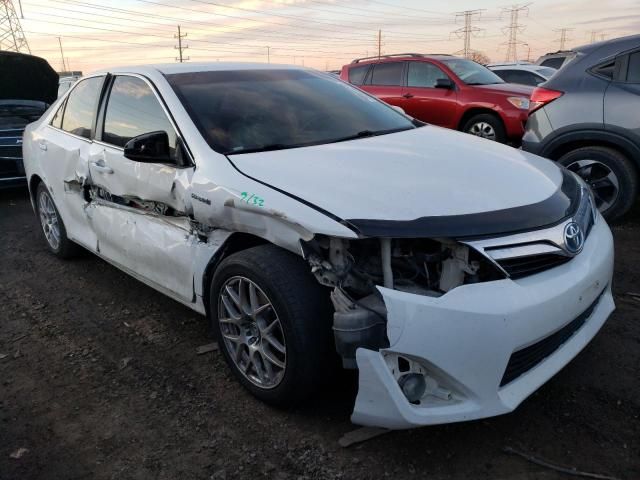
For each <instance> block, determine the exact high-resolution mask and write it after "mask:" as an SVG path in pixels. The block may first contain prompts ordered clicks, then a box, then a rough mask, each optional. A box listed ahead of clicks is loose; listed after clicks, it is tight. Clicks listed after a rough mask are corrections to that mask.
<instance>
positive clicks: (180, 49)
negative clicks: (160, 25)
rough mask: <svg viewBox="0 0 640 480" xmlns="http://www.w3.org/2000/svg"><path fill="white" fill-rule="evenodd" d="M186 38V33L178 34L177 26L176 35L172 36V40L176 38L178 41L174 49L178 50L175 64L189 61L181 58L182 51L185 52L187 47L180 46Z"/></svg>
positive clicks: (187, 58)
mask: <svg viewBox="0 0 640 480" xmlns="http://www.w3.org/2000/svg"><path fill="white" fill-rule="evenodd" d="M186 36H187V34H186V33H184V34H183V33H180V25H178V34H177V35H174V36H173V38H177V39H178V45H176V46H175V47H173V48H175V49H176V50H178V55H179V56H178V58H176V61H177V62H180V63H182V62H184V61H185V60H189V57H183V56H182V52H183V51H184V50H186V49H187V48H189V45H182V39H183V38H185V37H186Z"/></svg>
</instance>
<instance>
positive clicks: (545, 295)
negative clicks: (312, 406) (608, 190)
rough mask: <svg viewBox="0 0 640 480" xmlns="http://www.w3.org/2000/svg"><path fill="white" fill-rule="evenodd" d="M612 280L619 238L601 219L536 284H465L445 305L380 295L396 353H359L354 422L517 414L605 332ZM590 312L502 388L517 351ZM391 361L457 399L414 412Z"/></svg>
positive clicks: (388, 423) (395, 423)
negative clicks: (412, 364) (420, 371)
mask: <svg viewBox="0 0 640 480" xmlns="http://www.w3.org/2000/svg"><path fill="white" fill-rule="evenodd" d="M612 274H613V238H612V236H611V232H610V230H609V227H608V226H607V224H606V223H605V222H604V221H603V220H602V218H600V219H599V221H598V222H597V224H596V225H595V226H594V227H593V229H592V231H591V233H590V235H589V238H588V239H587V241H586V243H585V246H584V249H583V251H582V252H581V253H580V254H579V255H577V256H576V257H575V258H573V259H572V260H571V261H569V262H567V263H565V264H563V265H561V266H558V267H555V268H553V269H551V270H547V271H545V272H542V273H539V274H536V275H532V276H530V277H526V278H523V279H520V280H516V281H513V280H509V279H505V280H499V281H494V282H486V283H478V284H472V285H463V286H460V287H457V288H455V289H453V290H451V291H450V292H448V293H447V294H445V295H443V296H441V297H439V298H431V297H426V296H419V295H413V294H409V293H405V292H401V291H397V290H390V289H385V288H382V287H380V292H381V293H382V296H383V298H384V301H385V304H386V307H387V311H388V325H387V330H388V336H389V340H390V347H389V348H388V349H383V350H381V351H379V352H378V351H372V350H367V349H364V348H359V349H358V351H357V354H356V359H357V363H358V369H359V383H360V385H359V391H358V396H357V398H356V403H355V408H354V411H353V415H352V417H351V420H352V421H353V423H356V424H360V425H371V426H379V427H385V428H392V429H402V428H411V427H417V426H421V425H435V424H442V423H450V422H460V421H465V420H473V419H478V418H484V417H491V416H495V415H500V414H503V413H507V412H510V411H512V410H514V409H515V408H516V407H517V406H518V405H519V404H520V403H521V402H522V401H523V400H524V399H525V398H527V397H528V396H529V395H531V394H532V393H533V392H534V391H535V390H537V389H538V388H539V387H540V386H541V385H542V384H544V383H545V382H546V381H547V380H549V379H550V378H551V377H552V376H553V375H555V374H556V373H557V372H558V371H560V370H561V369H562V368H563V367H564V366H565V365H566V364H567V363H568V362H569V361H570V360H571V359H573V358H574V357H575V356H576V355H577V354H578V353H579V352H580V351H581V350H582V349H583V348H584V347H585V346H586V345H587V344H588V343H589V342H590V341H591V339H592V338H593V337H594V336H595V334H596V333H597V332H598V331H599V330H600V328H601V327H602V325H603V324H604V322H605V321H606V320H607V318H608V317H609V315H610V314H611V312H612V311H613V310H614V308H615V306H614V302H613V297H612V295H611V278H612ZM590 307H592V310H589V309H590ZM585 312H587V316H586V320H585V321H584V324H581V326H580V328H578V329H577V330H576V331H575V332H572V335H571V336H570V337H569V338H567V339H566V341H564V343H562V344H561V345H560V346H559V347H558V348H557V349H555V350H554V351H553V352H552V353H550V354H549V355H548V356H546V357H544V358H543V359H542V360H541V361H540V362H539V363H537V364H536V365H535V366H534V367H533V368H530V369H529V370H527V371H526V372H525V373H523V374H521V375H520V376H518V377H517V378H515V379H513V380H512V381H510V382H509V383H507V384H505V385H504V386H502V387H501V386H500V384H501V382H502V381H503V376H504V374H505V370H506V368H507V365H508V363H509V360H510V358H511V355H512V354H513V353H514V352H516V351H518V350H521V349H523V348H525V347H528V346H531V345H533V344H536V343H537V342H539V341H541V340H543V339H546V338H548V337H550V336H551V335H553V334H554V333H558V332H560V331H561V329H562V328H563V327H566V326H567V325H568V324H570V323H571V322H572V321H574V320H575V319H576V318H578V317H580V316H581V315H582V314H584V313H585ZM583 316H584V315H583ZM394 354H400V355H402V356H405V357H407V358H410V359H411V360H412V361H416V362H419V363H420V364H421V365H422V366H423V367H424V369H425V370H426V371H427V372H428V374H429V376H431V377H433V378H435V379H436V380H437V381H438V382H439V383H440V385H443V386H444V387H445V388H446V389H448V390H449V391H451V393H452V395H451V398H450V399H448V400H443V399H441V398H433V399H429V396H427V397H426V399H423V400H422V401H421V403H420V404H417V405H414V404H411V403H409V402H408V401H407V399H406V398H405V396H404V395H403V393H402V391H401V390H400V387H399V386H398V383H397V381H396V378H394V376H393V374H392V373H391V370H390V368H389V367H388V365H387V362H386V361H385V357H386V356H388V355H394Z"/></svg>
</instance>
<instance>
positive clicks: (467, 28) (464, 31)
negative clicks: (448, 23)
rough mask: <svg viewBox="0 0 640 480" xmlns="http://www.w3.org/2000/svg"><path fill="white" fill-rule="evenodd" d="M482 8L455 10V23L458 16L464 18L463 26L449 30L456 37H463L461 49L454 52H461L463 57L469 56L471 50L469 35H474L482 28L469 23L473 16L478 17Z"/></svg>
mask: <svg viewBox="0 0 640 480" xmlns="http://www.w3.org/2000/svg"><path fill="white" fill-rule="evenodd" d="M482 11H483V10H465V11H464V12H457V13H456V14H455V15H456V23H457V21H458V19H459V18H460V17H462V18H464V26H463V27H461V28H459V29H457V30H454V31H453V32H451V33H452V34H454V35H456V36H457V37H458V38H464V47H463V48H462V50H458V51H457V52H455V53H456V54H462V56H463V57H464V58H471V54H472V53H473V51H472V50H471V37H472V36H476V35H477V34H478V33H479V32H481V31H482V30H483V29H482V28H478V27H474V26H472V25H471V22H472V21H473V18H474V17H476V16H477V17H480V15H481V14H482Z"/></svg>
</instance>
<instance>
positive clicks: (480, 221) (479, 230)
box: [346, 169, 581, 238]
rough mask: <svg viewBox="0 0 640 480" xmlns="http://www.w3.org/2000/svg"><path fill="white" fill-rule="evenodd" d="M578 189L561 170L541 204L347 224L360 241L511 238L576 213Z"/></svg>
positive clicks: (578, 198) (358, 220) (576, 183)
mask: <svg viewBox="0 0 640 480" xmlns="http://www.w3.org/2000/svg"><path fill="white" fill-rule="evenodd" d="M580 190H581V188H580V185H579V184H578V182H577V180H576V179H575V177H574V176H573V174H571V173H570V172H569V171H568V170H565V169H563V170H562V185H561V187H560V188H559V189H558V190H557V191H556V192H555V193H554V194H553V195H551V196H550V197H549V198H547V199H546V200H543V201H542V202H538V203H534V204H531V205H523V206H520V207H514V208H507V209H504V210H494V211H492V212H482V213H471V214H466V215H451V216H439V217H422V218H417V219H415V220H367V219H349V220H346V222H347V223H348V224H349V225H351V226H352V227H354V228H355V229H356V230H357V232H358V233H359V234H360V235H361V236H363V237H378V238H438V237H443V238H477V237H487V236H497V235H505V234H514V233H519V232H525V231H528V230H536V229H540V228H546V227H551V226H553V225H557V224H558V223H560V222H562V221H564V220H566V219H567V218H569V217H570V216H571V215H573V214H574V213H575V211H576V210H577V208H578V205H579V203H580V198H581V195H580Z"/></svg>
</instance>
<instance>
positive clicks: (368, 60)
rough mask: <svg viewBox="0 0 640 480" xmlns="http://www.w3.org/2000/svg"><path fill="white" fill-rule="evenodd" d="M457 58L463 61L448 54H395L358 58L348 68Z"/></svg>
mask: <svg viewBox="0 0 640 480" xmlns="http://www.w3.org/2000/svg"><path fill="white" fill-rule="evenodd" d="M455 58H460V59H462V58H463V57H457V56H455V55H449V54H446V53H395V54H391V55H381V56H380V57H378V56H373V57H365V58H356V59H355V60H353V61H352V62H351V63H349V64H348V65H346V66H347V67H349V68H351V67H357V66H359V65H370V64H372V63H384V62H398V61H401V62H406V61H410V62H411V61H413V62H416V61H417V62H421V61H424V60H436V61H442V60H447V59H455Z"/></svg>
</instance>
